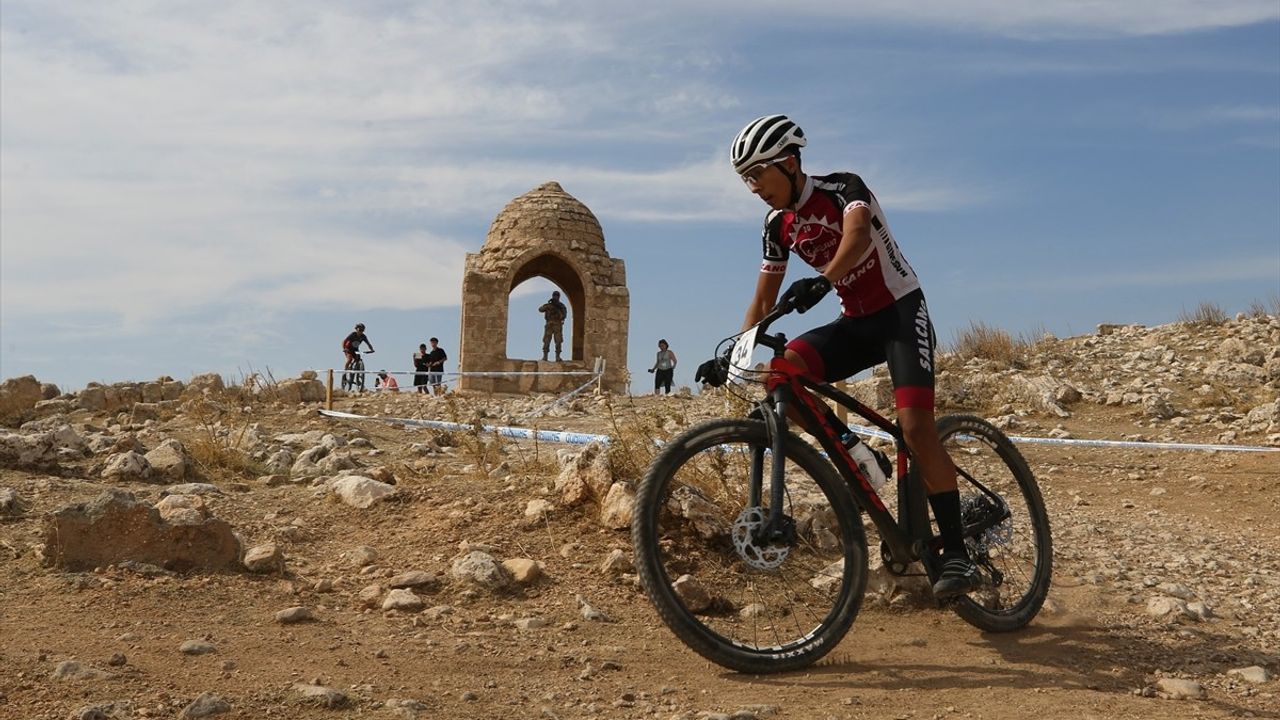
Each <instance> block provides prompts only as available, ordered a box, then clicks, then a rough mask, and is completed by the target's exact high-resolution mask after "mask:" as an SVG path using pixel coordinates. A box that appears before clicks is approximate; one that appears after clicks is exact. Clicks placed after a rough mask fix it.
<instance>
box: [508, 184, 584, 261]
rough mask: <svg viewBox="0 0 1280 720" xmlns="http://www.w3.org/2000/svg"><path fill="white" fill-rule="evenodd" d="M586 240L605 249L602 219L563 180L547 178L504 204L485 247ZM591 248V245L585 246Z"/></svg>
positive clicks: (567, 242)
mask: <svg viewBox="0 0 1280 720" xmlns="http://www.w3.org/2000/svg"><path fill="white" fill-rule="evenodd" d="M575 241H576V242H578V243H586V244H587V245H588V246H590V250H598V251H600V252H604V232H603V231H602V230H601V229H600V221H599V220H596V216H595V215H594V214H592V212H591V210H590V209H588V208H587V206H586V205H583V204H582V202H581V201H580V200H578V199H577V198H575V197H574V196H572V195H570V194H569V193H567V192H565V191H564V188H562V187H560V183H557V182H555V181H552V182H547V183H543V184H541V185H539V186H538V187H536V188H534V189H532V190H530V191H529V192H527V193H525V194H523V195H521V196H519V197H517V198H515V199H514V200H512V201H511V202H509V203H507V206H506V207H504V208H502V212H500V213H498V215H497V217H495V218H494V219H493V224H491V225H490V226H489V234H488V235H487V236H486V237H485V241H484V248H482V252H483V251H484V250H487V249H490V248H494V247H503V248H513V247H524V246H529V247H531V246H534V245H545V244H548V243H549V244H553V245H555V244H559V243H564V244H565V245H566V246H568V245H569V244H570V243H572V242H575ZM583 249H587V248H583Z"/></svg>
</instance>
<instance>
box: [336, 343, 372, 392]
mask: <svg viewBox="0 0 1280 720" xmlns="http://www.w3.org/2000/svg"><path fill="white" fill-rule="evenodd" d="M368 352H369V353H370V354H372V353H373V351H372V350H369V351H368ZM351 354H352V355H354V356H355V359H354V360H352V361H351V367H350V368H348V369H347V370H345V371H343V373H342V389H343V390H358V391H359V392H364V357H362V356H361V355H360V351H359V350H358V349H354V348H353V349H352V350H351Z"/></svg>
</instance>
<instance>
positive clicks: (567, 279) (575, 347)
mask: <svg viewBox="0 0 1280 720" xmlns="http://www.w3.org/2000/svg"><path fill="white" fill-rule="evenodd" d="M526 258H527V259H526ZM584 274H585V273H583V272H582V271H581V270H580V269H579V268H577V267H575V263H574V262H573V260H572V258H569V257H564V256H562V255H561V254H560V253H558V252H556V251H554V250H541V249H535V250H530V251H529V252H527V253H526V254H525V258H522V259H520V260H517V261H516V262H515V264H514V265H513V266H512V273H511V281H510V282H509V283H508V285H507V296H508V297H510V295H511V291H513V290H515V289H516V288H517V287H519V285H520V283H522V282H524V281H525V280H530V279H533V278H535V277H543V278H546V279H548V280H550V281H551V282H553V283H555V284H556V285H558V286H559V287H560V289H561V290H563V291H564V295H565V303H566V304H567V305H568V306H569V309H570V311H571V312H570V315H571V317H572V318H573V327H572V328H568V330H569V332H568V333H566V335H569V337H567V338H565V340H566V341H567V344H568V345H569V347H570V349H571V352H570V357H573V358H575V359H577V360H582V359H583V358H586V357H587V356H586V355H585V354H584V352H585V349H586V347H585V344H586V343H585V341H586V338H585V333H586V318H587V312H586V310H587V307H588V305H589V304H590V302H591V301H590V299H589V298H588V290H589V285H588V284H584V283H583V282H582V278H583V275H584ZM503 342H504V343H505V342H506V336H505V333H504V335H503Z"/></svg>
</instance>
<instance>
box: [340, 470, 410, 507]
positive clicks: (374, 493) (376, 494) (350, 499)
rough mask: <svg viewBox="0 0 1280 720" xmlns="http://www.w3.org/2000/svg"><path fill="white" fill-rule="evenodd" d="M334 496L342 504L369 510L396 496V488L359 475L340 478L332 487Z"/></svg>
mask: <svg viewBox="0 0 1280 720" xmlns="http://www.w3.org/2000/svg"><path fill="white" fill-rule="evenodd" d="M331 489H332V491H333V494H334V495H336V496H338V498H339V499H340V500H342V502H344V503H346V504H348V505H350V506H352V507H357V508H360V509H367V508H369V507H370V506H372V505H373V504H374V503H376V502H380V501H382V500H386V499H387V498H389V497H391V496H392V495H395V494H396V487H395V486H394V485H388V484H386V483H380V482H378V481H377V480H374V479H372V478H367V477H361V476H359V475H348V476H347V477H343V478H338V479H337V480H335V481H334V482H333V485H332V486H331Z"/></svg>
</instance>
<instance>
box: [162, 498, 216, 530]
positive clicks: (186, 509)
mask: <svg viewBox="0 0 1280 720" xmlns="http://www.w3.org/2000/svg"><path fill="white" fill-rule="evenodd" d="M156 512H158V513H160V519H161V520H163V521H164V522H167V523H169V524H170V525H199V524H201V523H203V522H204V521H205V519H206V518H208V517H209V511H208V510H207V509H205V506H204V500H202V499H201V498H200V496H199V495H166V496H164V497H163V498H161V499H160V502H158V503H156Z"/></svg>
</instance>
